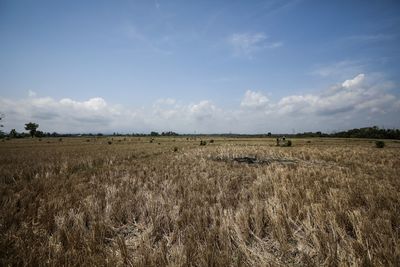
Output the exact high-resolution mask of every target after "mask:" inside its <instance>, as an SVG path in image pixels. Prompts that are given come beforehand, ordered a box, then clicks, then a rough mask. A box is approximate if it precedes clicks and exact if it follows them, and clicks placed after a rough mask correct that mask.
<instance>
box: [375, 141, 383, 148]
mask: <svg viewBox="0 0 400 267" xmlns="http://www.w3.org/2000/svg"><path fill="white" fill-rule="evenodd" d="M375 146H376V147H377V148H384V147H385V142H383V141H375Z"/></svg>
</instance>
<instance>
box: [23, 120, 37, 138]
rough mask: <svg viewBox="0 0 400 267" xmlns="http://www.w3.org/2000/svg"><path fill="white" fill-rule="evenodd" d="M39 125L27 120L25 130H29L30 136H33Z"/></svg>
mask: <svg viewBox="0 0 400 267" xmlns="http://www.w3.org/2000/svg"><path fill="white" fill-rule="evenodd" d="M38 127H39V124H37V123H33V122H29V123H26V124H25V130H27V131H29V133H30V135H31V137H32V138H33V137H34V136H35V133H36V130H37V128H38Z"/></svg>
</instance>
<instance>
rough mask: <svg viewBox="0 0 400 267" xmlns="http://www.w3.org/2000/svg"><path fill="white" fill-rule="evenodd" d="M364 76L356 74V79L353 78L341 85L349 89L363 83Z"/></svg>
mask: <svg viewBox="0 0 400 267" xmlns="http://www.w3.org/2000/svg"><path fill="white" fill-rule="evenodd" d="M364 78H365V75H364V74H363V73H361V74H358V75H357V76H356V77H354V78H353V79H351V80H345V81H344V82H343V83H342V86H343V87H345V88H351V87H355V86H358V85H360V84H361V83H362V82H363V81H364Z"/></svg>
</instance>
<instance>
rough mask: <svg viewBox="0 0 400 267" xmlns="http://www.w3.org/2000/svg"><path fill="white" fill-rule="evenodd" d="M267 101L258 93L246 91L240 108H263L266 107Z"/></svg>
mask: <svg viewBox="0 0 400 267" xmlns="http://www.w3.org/2000/svg"><path fill="white" fill-rule="evenodd" d="M268 102H269V99H268V98H267V97H266V96H265V95H263V94H262V93H260V92H254V91H251V90H247V91H246V93H245V94H244V97H243V99H242V102H241V103H240V106H241V107H243V108H256V109H258V108H264V107H266V106H267V104H268Z"/></svg>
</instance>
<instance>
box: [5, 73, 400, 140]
mask: <svg viewBox="0 0 400 267" xmlns="http://www.w3.org/2000/svg"><path fill="white" fill-rule="evenodd" d="M393 89H395V84H393V83H392V82H390V81H386V80H384V79H382V78H379V77H377V76H374V75H370V76H368V75H366V74H363V73H360V74H358V75H357V76H355V77H352V78H350V79H347V80H345V81H342V82H340V83H338V84H336V85H333V86H332V87H330V88H327V89H324V90H322V91H320V92H318V93H313V94H298V95H288V96H284V97H282V98H280V99H279V100H277V101H272V100H271V99H270V98H269V97H267V96H266V94H265V93H264V92H261V91H255V90H247V91H245V92H244V95H243V97H242V99H241V102H240V103H238V106H237V108H234V109H227V108H223V107H220V106H218V105H216V104H215V103H214V102H213V101H212V100H211V99H205V100H201V101H198V102H196V103H181V102H180V101H179V99H174V98H166V99H158V100H156V101H155V102H154V103H153V105H152V106H150V107H140V108H135V107H125V106H121V105H118V104H110V103H108V102H107V101H106V100H105V99H103V98H102V97H93V98H90V99H88V100H86V101H77V100H73V99H70V98H63V99H60V100H56V99H53V98H51V97H40V96H38V95H37V94H36V93H35V92H33V91H30V90H29V96H28V97H27V98H24V99H18V100H11V99H6V98H2V97H0V107H1V109H2V110H1V112H2V113H4V114H5V116H6V118H5V120H4V124H5V130H6V131H7V130H8V131H9V130H10V129H13V128H15V129H17V130H18V131H22V130H23V125H24V124H25V123H27V122H29V121H34V122H37V123H39V125H40V129H41V130H42V131H47V132H53V131H56V132H61V133H66V132H71V133H79V132H81V133H84V132H85V133H89V132H91V133H96V132H104V133H109V132H123V133H132V132H149V131H152V130H155V131H176V132H180V133H195V132H196V133H228V132H234V133H265V132H275V133H278V132H281V133H283V132H292V131H296V132H303V131H316V130H323V131H329V130H335V129H336V130H338V129H346V128H354V127H363V126H371V125H378V126H386V127H389V128H392V127H399V126H400V121H399V119H398V118H397V114H398V112H399V111H400V99H399V97H398V96H396V95H394V94H393V93H392V91H393Z"/></svg>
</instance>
